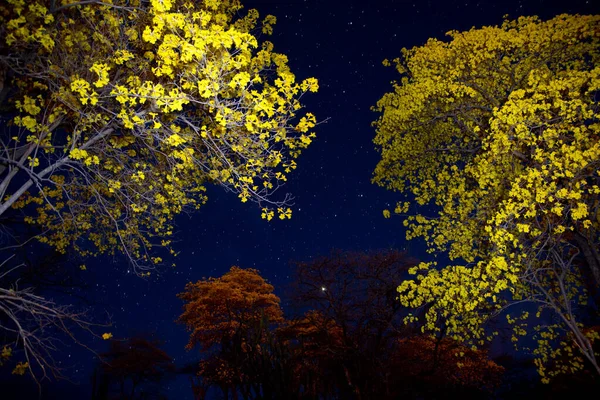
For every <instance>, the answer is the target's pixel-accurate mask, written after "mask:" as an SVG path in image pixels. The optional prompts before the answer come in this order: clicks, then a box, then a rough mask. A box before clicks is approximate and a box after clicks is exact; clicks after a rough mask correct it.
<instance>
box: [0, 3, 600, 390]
mask: <svg viewBox="0 0 600 400" xmlns="http://www.w3.org/2000/svg"><path fill="white" fill-rule="evenodd" d="M243 3H244V5H245V7H246V8H256V9H258V11H259V12H260V14H261V15H262V16H264V15H267V14H273V15H275V16H276V17H277V20H278V21H277V25H276V26H275V32H274V34H273V36H272V37H271V38H270V39H269V40H271V41H272V42H273V43H274V44H275V50H276V51H278V52H281V53H284V54H286V55H288V57H289V64H290V67H291V69H292V71H293V72H294V73H295V74H296V77H297V78H298V79H304V78H307V77H311V76H313V77H316V78H317V79H318V80H319V84H320V90H319V92H318V93H316V94H310V95H307V96H305V97H304V98H303V100H304V104H305V106H306V111H310V112H313V113H314V114H315V115H316V116H317V118H318V119H319V120H325V119H329V120H328V121H327V122H326V123H324V124H321V125H319V126H318V127H317V128H316V129H315V132H316V134H317V139H316V140H315V141H314V142H313V144H311V146H310V147H309V148H308V149H307V150H305V151H304V153H303V154H302V155H301V156H300V158H299V159H298V169H297V170H296V171H295V172H293V173H292V174H290V175H289V177H288V179H289V180H288V183H287V185H286V186H285V187H284V188H283V190H284V191H286V192H289V193H292V194H293V196H294V207H293V209H294V215H293V217H292V219H291V220H286V221H280V220H279V219H277V218H276V219H274V220H273V221H271V222H266V221H265V220H262V219H261V218H260V208H259V207H258V206H257V205H256V204H249V203H246V204H242V203H240V201H239V199H238V198H237V197H236V196H235V195H233V194H231V193H226V192H224V191H223V190H222V189H220V188H218V187H209V189H208V196H209V201H208V203H207V204H206V205H205V206H204V207H202V208H201V210H200V211H198V212H195V213H193V214H190V215H182V216H180V217H179V218H178V219H177V221H176V225H177V229H178V232H177V233H176V240H178V242H177V243H176V245H175V248H176V250H178V251H180V252H181V253H180V255H179V257H178V258H177V260H176V263H177V267H176V268H172V269H170V268H167V269H166V270H164V271H162V272H161V273H160V275H158V276H157V275H156V274H154V275H153V276H152V277H151V278H150V279H142V278H139V277H137V276H135V275H134V274H132V273H130V272H129V271H128V266H127V263H126V261H125V260H124V259H112V258H99V259H86V260H85V261H83V260H78V259H73V260H70V261H69V262H70V263H71V264H73V266H77V265H79V264H81V263H82V262H85V264H86V265H87V271H79V270H78V269H77V268H76V267H74V268H73V270H74V271H76V272H74V273H78V274H81V275H82V278H83V279H84V280H85V282H86V284H87V285H89V287H88V288H86V289H85V296H86V297H87V298H88V299H89V301H90V306H89V307H90V316H91V317H92V318H94V319H95V320H97V321H98V322H103V321H106V318H105V315H106V312H108V313H109V314H110V315H111V316H112V322H113V326H112V327H110V328H107V329H106V331H110V332H112V333H113V335H114V337H115V338H127V337H130V336H131V335H134V334H136V333H150V334H154V335H155V337H156V338H158V339H160V340H162V341H164V343H165V344H164V346H163V348H164V350H166V351H167V352H168V353H169V354H170V355H171V356H172V357H173V358H174V360H175V363H176V364H177V365H178V366H181V365H184V364H185V363H187V362H191V361H193V360H195V359H197V358H198V353H197V351H196V352H194V351H192V352H186V350H185V349H184V346H185V344H186V342H187V338H188V333H187V332H186V331H185V329H184V327H183V326H181V325H178V324H176V323H175V322H174V320H175V319H176V318H177V317H178V316H179V314H180V312H181V307H182V303H181V301H180V300H179V299H177V297H176V294H177V293H179V292H181V291H182V290H183V289H184V287H185V284H186V283H187V282H189V281H197V280H199V279H202V278H203V277H208V276H214V277H218V276H221V275H222V274H224V273H225V272H227V271H228V270H229V268H230V267H231V266H232V265H237V266H240V267H242V268H257V269H259V270H260V272H261V274H262V276H263V277H265V278H266V279H267V280H268V281H269V282H270V283H272V284H273V285H274V286H275V291H276V293H277V294H278V295H279V296H280V297H282V300H283V308H284V311H287V312H289V311H292V305H291V304H289V301H288V300H286V291H285V288H286V284H288V283H289V282H290V278H291V277H290V273H291V265H290V262H291V261H305V260H308V259H310V258H313V257H316V256H321V255H326V254H328V253H329V252H330V251H331V250H332V249H343V250H356V251H368V250H376V249H389V248H396V249H405V250H406V251H408V253H409V254H410V255H411V256H414V257H416V258H419V259H426V258H427V257H428V256H427V254H425V252H424V248H423V245H422V243H421V242H420V241H413V242H408V243H407V242H406V241H405V238H404V232H403V230H402V224H401V220H400V219H399V218H391V219H384V218H383V215H382V210H383V209H385V208H388V207H390V206H393V204H394V203H395V202H396V200H398V199H399V196H398V194H395V193H391V192H388V191H386V190H384V189H382V188H380V187H378V186H375V185H374V184H372V183H371V176H372V172H373V169H374V168H375V165H376V164H377V161H378V158H379V154H378V153H377V151H376V150H375V147H374V145H373V143H372V139H373V137H374V135H375V132H374V129H373V128H372V127H371V122H372V121H373V120H375V119H376V118H377V114H376V113H374V112H373V111H371V109H370V108H371V106H373V105H375V103H376V102H377V100H378V99H379V98H381V96H382V95H383V94H384V93H385V92H387V91H390V90H391V85H390V82H391V81H392V80H394V79H396V78H397V74H396V72H395V70H394V69H393V68H389V67H387V68H386V67H384V66H383V65H382V60H384V59H386V58H388V59H393V58H395V57H398V56H399V53H400V49H401V48H403V47H408V48H410V47H413V46H420V45H422V44H424V43H425V41H426V40H427V39H428V38H430V37H435V38H438V39H444V37H445V36H444V34H445V32H447V31H449V30H459V31H461V30H468V29H470V28H471V27H473V26H475V27H481V26H484V25H498V24H501V23H502V17H503V15H505V14H508V15H509V16H510V17H511V18H516V17H518V16H521V15H538V16H540V17H541V18H542V19H548V18H551V17H553V16H555V15H557V14H560V13H578V14H596V13H598V12H600V2H595V1H592V0H589V1H585V0H568V1H544V0H535V1H514V0H504V1H479V2H475V1H470V0H462V1H455V0H442V1H393V0H387V1H384V0H371V1H353V0H347V1H333V0H287V1H275V0H272V1H245V2H243ZM71 301H73V300H71ZM89 344H90V345H91V346H92V347H94V348H95V349H96V350H97V351H99V352H102V351H104V350H106V349H107V342H103V341H102V340H98V339H94V340H93V341H89ZM57 359H58V360H59V361H60V363H61V365H62V366H63V367H65V368H66V370H65V374H66V375H67V376H69V377H70V378H71V380H72V381H73V382H74V383H69V382H64V381H63V382H59V383H51V382H50V383H48V382H47V383H46V385H45V386H44V389H43V394H44V396H43V398H46V399H52V398H61V399H80V398H82V399H83V398H89V397H90V385H89V379H90V375H91V373H92V369H93V367H94V365H95V363H96V361H95V356H94V354H92V353H91V352H89V351H87V350H85V349H83V348H81V347H79V346H77V345H69V344H68V343H67V344H65V347H64V350H63V351H61V353H60V354H59V355H58V356H57ZM11 382H12V384H13V385H15V384H19V385H24V384H26V383H27V382H30V381H27V380H26V379H24V378H23V379H22V380H13V381H11ZM167 386H168V390H167V391H166V393H167V394H168V395H169V398H172V399H182V400H183V399H191V398H192V392H191V389H190V386H189V383H188V381H187V378H186V377H180V378H176V379H174V380H172V381H170V382H168V383H167ZM28 388H30V389H31V398H37V390H36V389H35V387H32V385H31V384H30V383H28ZM5 393H6V392H5ZM23 393H24V392H23V391H21V396H19V398H22V399H23V398H27V397H22V396H23ZM3 394H4V393H0V398H2V399H4V398H5V397H3ZM9 396H10V395H9ZM9 398H10V397H9Z"/></svg>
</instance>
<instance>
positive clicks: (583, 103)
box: [373, 15, 600, 381]
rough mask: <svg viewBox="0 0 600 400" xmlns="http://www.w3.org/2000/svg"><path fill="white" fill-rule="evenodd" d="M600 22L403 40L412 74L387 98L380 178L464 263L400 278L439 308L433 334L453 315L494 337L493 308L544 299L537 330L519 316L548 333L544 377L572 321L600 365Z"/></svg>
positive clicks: (460, 328)
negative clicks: (594, 302) (599, 328)
mask: <svg viewBox="0 0 600 400" xmlns="http://www.w3.org/2000/svg"><path fill="white" fill-rule="evenodd" d="M599 23H600V16H570V15H559V16H557V17H555V18H553V19H551V20H549V21H545V22H543V21H540V20H539V19H538V18H536V17H521V18H519V19H518V20H516V21H508V20H507V21H505V22H504V23H503V24H502V26H500V27H498V26H492V27H483V28H481V29H475V28H473V29H471V30H469V31H467V32H456V31H451V32H449V33H448V35H449V36H450V38H451V40H450V41H449V42H442V41H439V40H436V39H430V40H429V41H428V42H427V43H426V44H425V45H423V46H420V47H415V48H413V49H410V50H406V49H404V50H403V51H402V57H401V58H399V59H397V60H395V64H396V68H397V70H398V72H399V73H400V74H401V75H402V78H401V80H400V82H397V83H395V84H394V91H393V92H391V93H387V94H385V95H384V96H383V97H382V99H381V100H380V101H379V102H378V103H377V107H376V108H375V109H376V110H377V111H379V112H381V113H382V115H381V116H380V118H379V119H378V120H377V121H376V122H375V127H376V129H377V135H376V137H375V143H376V145H377V146H378V147H379V149H380V150H381V161H380V162H379V164H378V165H377V167H376V169H375V173H374V178H373V180H374V182H376V183H377V184H379V185H382V186H385V187H387V188H389V189H391V190H396V191H400V192H404V193H407V194H408V193H410V194H411V195H412V200H411V201H406V202H399V203H398V205H397V207H396V209H395V212H396V213H397V214H406V213H408V211H409V209H411V207H413V208H412V209H413V210H414V212H411V215H408V216H406V218H405V219H404V225H405V226H406V227H407V234H406V235H407V239H412V238H416V237H422V238H424V239H425V241H426V242H427V244H428V247H429V250H430V251H431V252H447V255H448V257H449V258H450V259H451V260H456V265H447V266H444V267H442V268H436V267H435V265H436V262H433V263H422V264H420V265H419V267H418V268H414V269H413V270H411V272H412V273H413V274H415V275H419V276H418V277H417V278H416V279H414V280H409V281H406V282H403V283H402V285H400V287H399V291H400V293H401V295H400V300H401V302H402V304H404V305H406V306H410V307H415V308H417V307H422V306H425V305H427V306H428V309H427V313H426V317H425V319H426V328H427V329H428V330H429V331H436V330H439V329H440V328H439V326H436V321H437V320H438V319H445V320H447V327H448V328H447V329H448V334H449V335H450V336H451V337H454V338H457V339H464V338H468V339H469V340H470V341H471V342H472V343H474V344H482V343H483V342H484V341H485V340H486V339H488V338H489V337H490V333H491V332H489V331H486V329H485V324H484V323H485V322H486V321H487V320H488V319H489V317H491V316H495V315H498V314H500V313H501V312H503V311H504V310H506V308H507V307H509V306H511V305H515V304H519V303H522V302H528V303H533V304H535V305H537V306H538V308H537V310H535V311H534V312H535V314H536V317H537V318H542V321H541V322H542V323H540V325H539V326H538V327H537V328H536V330H535V331H534V330H533V329H532V328H531V325H532V324H534V318H533V315H531V316H530V315H529V311H526V312H525V313H524V314H522V315H521V316H520V317H518V318H517V317H511V316H510V315H509V314H508V315H506V317H507V319H508V321H509V322H512V323H515V324H516V325H515V333H516V336H517V337H515V340H517V339H518V336H522V335H526V334H533V336H535V337H536V338H537V339H538V344H539V345H540V347H539V348H538V349H537V350H536V351H535V354H536V356H537V358H538V362H537V365H538V370H539V372H540V374H541V376H542V378H543V380H544V381H547V379H548V376H547V375H548V374H549V373H550V372H549V371H547V370H546V369H545V367H544V365H546V364H548V362H549V361H550V360H551V359H552V358H553V357H555V355H553V354H554V353H553V352H552V351H551V349H552V346H553V344H554V342H556V341H558V340H559V337H562V336H563V335H564V333H565V332H568V336H569V340H568V341H567V343H566V344H565V345H566V347H567V348H568V349H569V350H568V351H569V352H571V353H573V354H578V353H579V354H581V356H582V357H583V358H584V359H585V360H586V362H589V363H591V365H592V366H593V368H594V369H595V370H596V371H597V372H598V373H600V366H599V365H598V359H597V357H598V354H596V353H595V352H594V350H593V347H592V343H593V342H594V341H595V340H598V339H599V338H600V337H599V336H598V335H597V333H594V332H595V331H593V330H586V329H584V327H583V322H584V321H585V319H586V318H587V319H591V320H593V319H597V313H596V312H595V311H594V310H592V311H591V312H589V311H586V310H585V304H586V299H587V297H588V296H587V295H586V292H587V291H589V289H595V288H597V287H598V286H599V284H600V257H599V255H598V251H597V247H598V243H600V240H599V239H600V237H599V232H600V230H599V228H600V202H599V201H598V194H600V172H598V171H600V140H599V139H600V135H599V134H600V124H599V121H598V115H599V114H598V113H599V111H600V110H599V104H598V90H599V88H600V79H599V77H600V67H598V65H599V61H600V52H599V50H600V47H599V45H600V40H599V37H598V32H599V30H600V29H599V28H600V27H599ZM415 206H416V207H421V208H420V210H415V208H416V207H415ZM384 215H386V216H390V212H389V211H388V210H386V211H384ZM451 264H453V263H451ZM531 314H533V313H531ZM413 319H414V317H409V320H413ZM521 323H529V327H524V326H521V325H520V324H521ZM492 334H493V333H492ZM562 351H563V352H564V351H567V350H566V349H564V348H563V350H562ZM570 362H571V364H572V365H571V367H573V368H575V369H577V368H580V367H582V363H580V362H579V361H578V360H577V359H576V358H571V360H570ZM555 372H556V371H555Z"/></svg>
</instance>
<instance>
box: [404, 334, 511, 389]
mask: <svg viewBox="0 0 600 400" xmlns="http://www.w3.org/2000/svg"><path fill="white" fill-rule="evenodd" d="M393 358H394V361H395V362H394V363H393V368H394V370H395V372H397V374H398V375H397V376H399V381H400V382H397V383H400V384H402V386H403V387H402V388H400V389H399V390H404V392H403V393H404V394H405V395H406V394H409V395H410V394H412V395H413V396H414V395H415V394H417V393H418V394H420V395H421V396H423V395H424V394H428V395H429V396H434V397H437V396H441V395H445V396H449V395H450V394H453V395H454V396H458V395H466V394H470V395H471V397H474V396H477V397H482V396H483V395H484V394H489V393H490V392H492V391H493V390H494V389H496V388H497V387H498V385H499V384H500V382H501V378H502V374H503V372H504V368H502V367H501V366H499V365H498V364H496V363H495V362H494V361H492V360H490V359H489V357H488V354H487V351H483V350H473V349H470V348H468V347H466V346H464V345H461V344H460V343H457V342H456V341H454V340H452V339H450V338H447V337H445V338H441V339H440V338H435V337H431V336H428V335H419V336H413V337H409V338H402V339H400V340H399V344H398V346H397V347H396V349H395V352H394V355H393Z"/></svg>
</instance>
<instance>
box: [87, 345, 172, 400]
mask: <svg viewBox="0 0 600 400" xmlns="http://www.w3.org/2000/svg"><path fill="white" fill-rule="evenodd" d="M159 345H160V343H159V342H158V341H156V340H149V339H147V338H144V337H141V336H140V337H133V338H130V339H128V340H126V341H119V340H112V341H111V343H110V349H109V350H108V351H107V352H106V353H103V354H101V355H100V358H101V361H102V364H101V365H100V368H99V369H98V370H97V371H96V372H95V373H94V377H93V383H94V385H93V386H94V388H93V398H94V399H97V400H102V399H107V398H114V397H111V396H110V392H111V386H112V385H114V384H116V385H117V387H118V390H117V392H118V393H119V394H118V396H119V397H118V398H119V399H135V398H146V397H144V393H149V390H152V388H149V387H148V384H156V383H158V382H160V380H162V379H164V378H165V377H166V376H167V375H168V374H169V373H171V372H174V371H175V366H174V364H173V360H172V359H171V357H169V355H168V354H167V353H165V352H164V351H163V350H161V349H160V346H159ZM112 392H114V390H112Z"/></svg>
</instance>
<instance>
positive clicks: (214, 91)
mask: <svg viewBox="0 0 600 400" xmlns="http://www.w3.org/2000/svg"><path fill="white" fill-rule="evenodd" d="M241 8H242V6H241V3H240V2H239V1H238V0H205V1H179V0H175V1H174V0H152V1H150V2H146V1H141V0H133V1H129V0H128V1H125V0H115V1H110V2H101V1H89V2H87V1H86V2H71V1H68V0H62V1H58V2H55V1H50V0H35V1H31V2H29V1H27V2H26V1H24V0H8V1H7V2H6V3H4V4H3V5H2V6H0V23H1V24H2V26H3V29H2V30H1V31H0V72H2V74H0V75H2V76H3V80H2V82H3V88H4V90H3V92H4V93H8V95H7V96H2V98H6V101H8V103H10V104H8V106H7V107H8V110H9V111H12V117H11V120H10V123H11V124H12V128H11V129H9V130H8V131H6V132H5V134H3V135H2V137H1V140H2V143H1V146H0V148H1V150H0V164H1V166H2V167H1V169H0V196H1V203H0V215H2V214H3V213H5V212H6V211H7V210H8V209H9V208H10V207H15V208H24V207H29V208H28V214H27V217H26V218H25V220H26V221H27V222H29V223H34V224H37V225H39V226H41V227H42V228H43V230H44V231H45V234H44V235H43V236H42V237H41V240H42V241H43V242H45V243H48V244H50V245H52V246H53V247H55V248H57V249H58V250H60V251H66V249H67V248H69V247H73V248H75V249H76V250H78V251H79V252H80V253H82V254H84V255H92V254H100V253H114V252H115V251H121V252H123V253H125V255H126V256H127V257H128V258H129V259H130V260H131V261H132V262H133V265H134V266H135V267H136V271H138V272H143V271H144V270H147V269H149V268H151V266H152V265H153V264H158V263H160V262H161V261H162V259H161V258H160V257H157V256H156V255H153V254H152V253H151V252H150V250H151V248H152V247H155V246H159V247H160V246H168V245H169V244H170V238H169V237H170V236H171V235H172V231H173V228H172V225H171V222H172V220H173V218H174V216H175V215H177V214H179V213H181V212H182V211H184V210H186V209H190V208H194V207H196V208H197V207H200V206H201V205H202V204H203V203H204V202H205V201H206V195H205V190H206V185H207V184H208V183H214V184H216V185H219V186H221V187H224V188H225V189H226V190H228V191H232V192H234V193H236V194H237V196H238V197H239V198H240V199H241V201H242V202H245V201H247V200H251V201H255V202H257V203H259V204H260V206H261V207H262V216H263V218H265V219H268V220H270V219H272V218H273V217H274V216H275V215H278V216H279V218H281V219H285V218H290V217H291V209H290V208H289V205H290V197H289V195H287V194H286V195H284V196H275V192H276V191H277V190H278V189H279V188H281V186H282V185H283V184H284V183H285V181H286V180H287V174H288V173H289V172H291V171H292V170H294V169H295V168H296V161H295V159H296V158H297V157H298V155H299V154H300V152H301V151H302V149H304V148H306V147H307V146H308V145H309V144H310V143H311V141H312V138H313V137H314V134H313V133H310V132H309V130H310V129H311V128H312V127H314V126H315V124H316V119H315V117H314V115H312V114H310V113H307V114H304V115H303V116H301V114H300V110H301V108H302V105H301V103H300V97H301V96H302V95H303V94H304V93H306V92H309V91H310V92H315V91H317V89H318V83H317V81H316V80H315V79H314V78H308V79H306V80H304V81H301V82H297V81H296V78H295V76H294V74H293V73H292V71H291V70H290V69H289V67H288V66H287V57H286V56H285V55H283V54H279V53H276V52H274V51H273V45H272V43H270V42H268V41H263V42H262V43H260V42H259V39H258V36H259V35H267V34H270V33H271V32H272V29H273V28H272V26H273V24H274V23H275V17H273V16H267V17H266V18H265V19H264V20H262V21H260V20H259V15H258V12H257V11H256V10H250V11H248V12H247V13H246V14H245V15H244V16H241V17H239V15H241V14H240V10H241ZM300 116H301V118H300Z"/></svg>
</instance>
